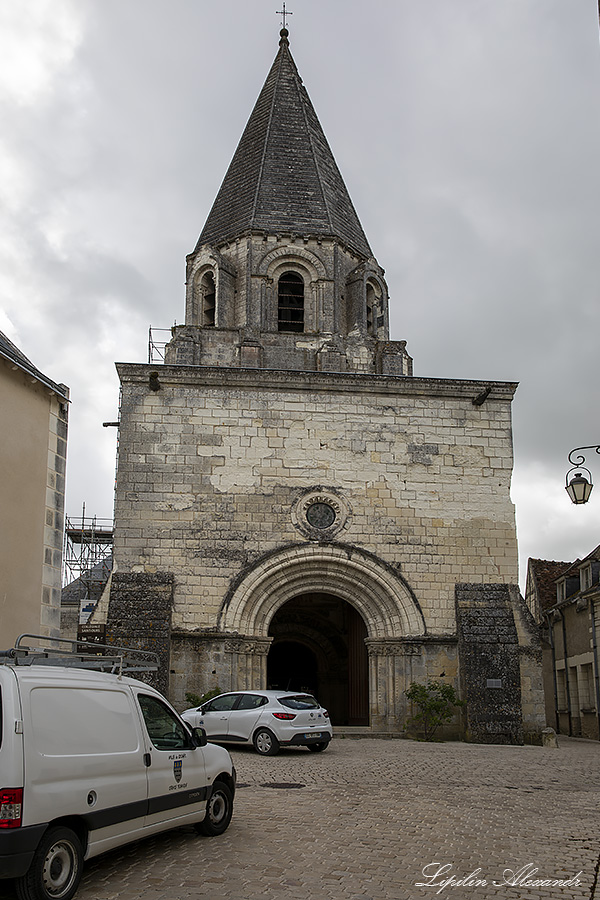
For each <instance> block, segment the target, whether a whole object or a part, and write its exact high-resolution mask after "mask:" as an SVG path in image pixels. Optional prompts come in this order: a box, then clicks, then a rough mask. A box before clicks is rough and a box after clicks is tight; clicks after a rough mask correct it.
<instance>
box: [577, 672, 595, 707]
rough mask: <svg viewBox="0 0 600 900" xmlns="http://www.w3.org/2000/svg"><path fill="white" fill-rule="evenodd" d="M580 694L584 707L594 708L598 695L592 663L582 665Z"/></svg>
mask: <svg viewBox="0 0 600 900" xmlns="http://www.w3.org/2000/svg"><path fill="white" fill-rule="evenodd" d="M579 695H580V699H581V708H582V709H594V707H595V706H596V697H595V692H594V672H593V670H592V664H591V663H586V664H585V665H583V666H582V667H581V681H580V688H579Z"/></svg>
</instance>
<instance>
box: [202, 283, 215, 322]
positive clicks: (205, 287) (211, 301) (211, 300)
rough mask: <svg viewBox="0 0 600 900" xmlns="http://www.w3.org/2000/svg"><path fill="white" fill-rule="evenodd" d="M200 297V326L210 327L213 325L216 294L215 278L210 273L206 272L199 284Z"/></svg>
mask: <svg viewBox="0 0 600 900" xmlns="http://www.w3.org/2000/svg"><path fill="white" fill-rule="evenodd" d="M200 296H201V298H202V320H201V321H202V325H205V326H208V327H211V326H214V324H215V309H216V305H217V292H216V289H215V278H214V275H213V273H212V272H206V274H204V275H203V276H202V280H201V282H200Z"/></svg>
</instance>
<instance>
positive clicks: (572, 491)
mask: <svg viewBox="0 0 600 900" xmlns="http://www.w3.org/2000/svg"><path fill="white" fill-rule="evenodd" d="M580 450H595V451H596V453H599V454H600V444H597V445H596V446H594V445H593V444H592V445H591V446H589V447H575V449H574V450H571V452H570V453H569V462H570V463H571V464H572V468H570V469H569V471H568V472H567V474H566V477H565V490H566V492H567V494H568V495H569V497H570V498H571V500H572V501H573V503H575V504H577V505H579V504H580V503H587V502H588V500H589V499H590V494H591V493H592V488H593V487H594V485H593V484H592V473H591V472H590V470H589V469H588V468H586V467H585V466H584V465H583V463H584V462H585V456H583V454H582V453H579V451H580ZM574 453H577V454H579V455H578V456H577V457H576V458H575V459H573V454H574ZM576 470H579V471H576ZM581 470H583V471H584V472H587V474H588V475H589V479H588V478H586V477H585V475H583V474H582V471H581ZM571 472H574V473H575V474H574V475H573V477H572V478H571V480H570V481H569V475H570V474H571Z"/></svg>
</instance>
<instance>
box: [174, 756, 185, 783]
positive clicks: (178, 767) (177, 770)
mask: <svg viewBox="0 0 600 900" xmlns="http://www.w3.org/2000/svg"><path fill="white" fill-rule="evenodd" d="M182 770H183V760H182V759H176V760H175V762H174V763H173V775H174V776H175V781H176V782H177V783H179V782H180V781H181V776H182V774H183V772H182Z"/></svg>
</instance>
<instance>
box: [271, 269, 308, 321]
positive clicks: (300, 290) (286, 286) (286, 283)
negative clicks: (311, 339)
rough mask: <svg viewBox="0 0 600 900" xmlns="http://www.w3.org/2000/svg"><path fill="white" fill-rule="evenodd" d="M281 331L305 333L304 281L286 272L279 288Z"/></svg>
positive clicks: (279, 283) (293, 273) (278, 317)
mask: <svg viewBox="0 0 600 900" xmlns="http://www.w3.org/2000/svg"><path fill="white" fill-rule="evenodd" d="M277 300H278V316H277V325H278V329H279V331H304V280H303V279H302V278H301V277H300V275H296V273H295V272H285V273H284V274H283V275H282V276H281V278H280V279H279V282H278V286H277Z"/></svg>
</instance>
